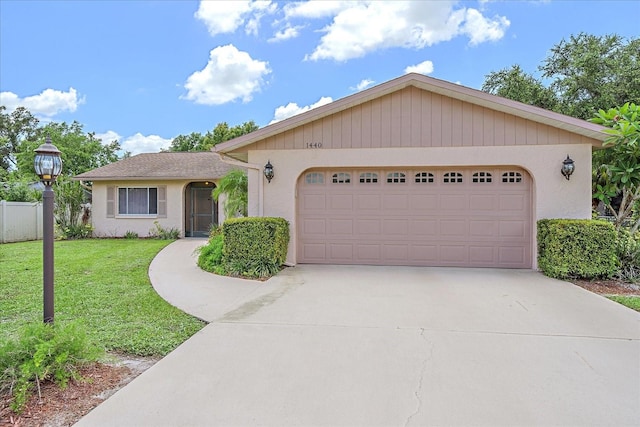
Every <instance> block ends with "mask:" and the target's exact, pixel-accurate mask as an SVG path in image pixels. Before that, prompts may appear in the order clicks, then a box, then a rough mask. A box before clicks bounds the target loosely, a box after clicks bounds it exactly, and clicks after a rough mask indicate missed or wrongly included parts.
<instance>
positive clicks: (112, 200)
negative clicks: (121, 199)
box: [107, 186, 116, 218]
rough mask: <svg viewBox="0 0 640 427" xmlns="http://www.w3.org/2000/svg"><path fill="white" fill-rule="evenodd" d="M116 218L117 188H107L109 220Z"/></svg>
mask: <svg viewBox="0 0 640 427" xmlns="http://www.w3.org/2000/svg"><path fill="white" fill-rule="evenodd" d="M115 216H116V187H113V186H109V187H107V218H114V217H115Z"/></svg>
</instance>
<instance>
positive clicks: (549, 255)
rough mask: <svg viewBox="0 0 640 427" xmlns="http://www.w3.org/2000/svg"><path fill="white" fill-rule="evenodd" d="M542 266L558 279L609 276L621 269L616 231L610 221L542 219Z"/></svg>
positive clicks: (539, 227)
mask: <svg viewBox="0 0 640 427" xmlns="http://www.w3.org/2000/svg"><path fill="white" fill-rule="evenodd" d="M537 225H538V268H540V270H541V271H542V272H543V273H544V274H545V275H547V276H549V277H555V278H558V279H569V278H571V279H594V278H609V277H611V276H613V275H614V274H615V273H616V272H617V271H618V257H617V255H616V240H617V236H616V230H615V228H614V226H613V225H612V224H610V223H608V222H606V221H594V220H590V219H584V220H583V219H542V220H539V221H538V224H537Z"/></svg>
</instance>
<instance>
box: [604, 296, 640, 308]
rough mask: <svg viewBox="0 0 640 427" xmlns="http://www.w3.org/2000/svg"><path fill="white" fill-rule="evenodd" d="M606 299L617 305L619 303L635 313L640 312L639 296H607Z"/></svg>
mask: <svg viewBox="0 0 640 427" xmlns="http://www.w3.org/2000/svg"><path fill="white" fill-rule="evenodd" d="M607 298H609V299H610V300H612V301H615V302H617V303H620V304H622V305H624V306H626V307H629V308H631V309H633V310H635V311H640V297H639V296H624V295H611V296H608V297H607Z"/></svg>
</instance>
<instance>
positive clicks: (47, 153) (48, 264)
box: [33, 136, 62, 323]
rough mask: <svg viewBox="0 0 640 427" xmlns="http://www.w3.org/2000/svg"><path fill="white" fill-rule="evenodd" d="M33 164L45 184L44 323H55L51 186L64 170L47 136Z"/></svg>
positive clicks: (43, 220) (43, 219) (43, 247)
mask: <svg viewBox="0 0 640 427" xmlns="http://www.w3.org/2000/svg"><path fill="white" fill-rule="evenodd" d="M35 151H36V158H35V160H34V162H33V166H34V168H35V170H36V174H37V175H38V176H39V177H40V180H41V181H42V183H43V184H44V192H43V193H42V205H43V212H42V232H43V236H42V279H43V280H42V282H43V290H44V292H43V294H44V323H53V196H54V195H53V189H52V188H51V186H52V185H53V183H54V182H55V181H56V178H57V177H58V175H60V172H61V171H62V159H60V150H58V148H57V147H56V146H55V145H53V144H52V143H51V138H49V137H48V136H47V140H46V142H45V143H44V144H42V145H41V146H40V147H38V148H37V149H36V150H35Z"/></svg>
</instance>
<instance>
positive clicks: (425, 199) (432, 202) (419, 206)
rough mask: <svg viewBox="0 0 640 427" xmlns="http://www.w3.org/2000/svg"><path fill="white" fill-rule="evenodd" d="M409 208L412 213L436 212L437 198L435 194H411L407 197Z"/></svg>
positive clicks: (437, 208)
mask: <svg viewBox="0 0 640 427" xmlns="http://www.w3.org/2000/svg"><path fill="white" fill-rule="evenodd" d="M409 208H410V209H411V210H414V211H422V212H425V213H426V212H437V211H438V210H439V207H438V196H437V195H436V194H422V193H421V194H412V195H409Z"/></svg>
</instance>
